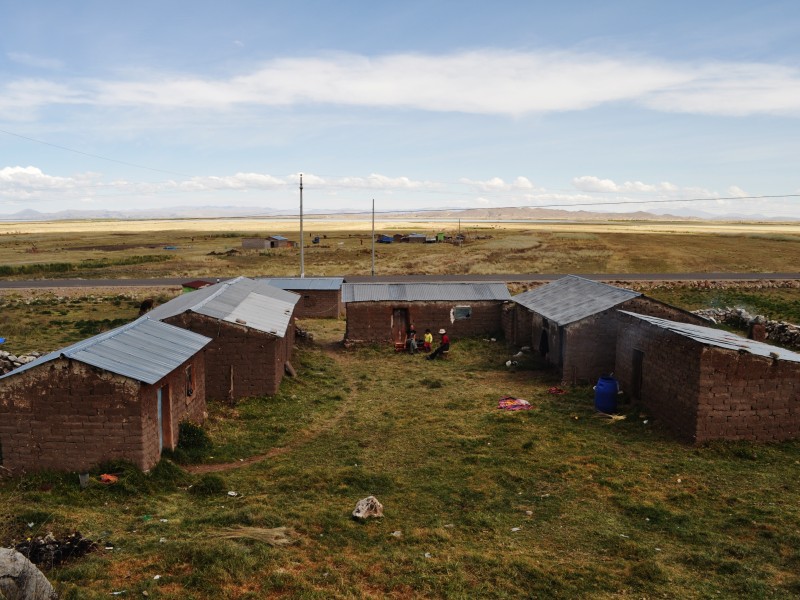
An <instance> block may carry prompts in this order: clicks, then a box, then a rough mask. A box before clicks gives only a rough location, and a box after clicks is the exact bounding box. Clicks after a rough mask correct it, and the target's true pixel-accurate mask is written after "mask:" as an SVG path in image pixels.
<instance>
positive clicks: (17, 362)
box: [0, 350, 42, 375]
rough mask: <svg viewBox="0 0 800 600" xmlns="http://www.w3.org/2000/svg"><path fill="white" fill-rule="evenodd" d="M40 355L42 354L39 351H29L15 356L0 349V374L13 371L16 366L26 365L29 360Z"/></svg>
mask: <svg viewBox="0 0 800 600" xmlns="http://www.w3.org/2000/svg"><path fill="white" fill-rule="evenodd" d="M41 355H42V353H41V352H31V353H30V354H23V355H21V356H17V355H15V354H11V352H6V351H5V350H0V375H5V374H6V373H8V372H9V371H13V370H14V369H16V368H17V367H21V366H22V365H26V364H28V363H29V362H31V361H34V360H36V359H37V358H39V357H40V356H41Z"/></svg>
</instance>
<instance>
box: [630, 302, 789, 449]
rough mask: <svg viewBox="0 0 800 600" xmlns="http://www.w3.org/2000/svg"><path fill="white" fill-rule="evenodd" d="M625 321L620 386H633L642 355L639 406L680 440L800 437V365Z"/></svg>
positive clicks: (633, 321) (649, 325)
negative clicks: (635, 359) (636, 364)
mask: <svg viewBox="0 0 800 600" xmlns="http://www.w3.org/2000/svg"><path fill="white" fill-rule="evenodd" d="M623 317H624V315H623ZM624 322H625V326H624V327H623V328H621V329H620V333H619V338H618V340H617V370H616V376H617V377H618V379H619V380H620V385H621V386H622V389H623V390H631V389H632V377H633V369H632V366H633V350H634V349H638V350H641V351H642V352H643V353H644V356H643V360H642V388H641V402H642V404H643V405H644V406H645V407H646V408H647V410H648V412H650V413H651V414H652V415H653V416H654V417H655V418H656V419H657V421H658V422H659V423H661V424H663V425H664V426H666V427H667V428H668V429H669V430H670V431H672V433H674V434H675V435H676V436H677V437H679V438H681V439H683V440H685V441H689V442H694V443H702V442H706V441H710V440H717V439H724V440H751V441H772V440H787V439H795V438H797V437H800V363H794V362H790V361H781V360H773V359H771V358H767V357H762V356H756V355H753V354H750V353H749V352H742V353H739V352H737V351H734V350H727V349H724V348H717V347H714V346H706V345H704V344H701V343H700V342H696V341H694V340H691V339H689V338H687V337H684V336H680V335H678V334H675V333H671V332H668V331H666V330H664V329H661V328H659V327H657V326H655V325H651V324H649V323H645V322H642V321H638V322H637V320H636V319H634V318H632V317H624Z"/></svg>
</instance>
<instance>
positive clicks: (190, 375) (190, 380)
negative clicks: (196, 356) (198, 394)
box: [186, 365, 194, 398]
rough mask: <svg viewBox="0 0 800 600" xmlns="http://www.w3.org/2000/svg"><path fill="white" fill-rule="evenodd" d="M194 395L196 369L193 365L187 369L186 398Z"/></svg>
mask: <svg viewBox="0 0 800 600" xmlns="http://www.w3.org/2000/svg"><path fill="white" fill-rule="evenodd" d="M192 394H194V369H193V368H192V365H189V366H188V367H186V397H187V398H188V397H189V396H191V395H192Z"/></svg>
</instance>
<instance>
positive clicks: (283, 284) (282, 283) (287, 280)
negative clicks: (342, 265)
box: [256, 277, 344, 290]
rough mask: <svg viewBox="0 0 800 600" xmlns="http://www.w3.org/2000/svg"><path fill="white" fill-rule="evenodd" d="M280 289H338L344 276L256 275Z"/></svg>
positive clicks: (258, 279)
mask: <svg viewBox="0 0 800 600" xmlns="http://www.w3.org/2000/svg"><path fill="white" fill-rule="evenodd" d="M256 281H263V282H265V283H268V284H270V285H272V286H275V287H277V288H280V289H282V290H338V289H341V287H342V283H343V282H344V277H257V278H256Z"/></svg>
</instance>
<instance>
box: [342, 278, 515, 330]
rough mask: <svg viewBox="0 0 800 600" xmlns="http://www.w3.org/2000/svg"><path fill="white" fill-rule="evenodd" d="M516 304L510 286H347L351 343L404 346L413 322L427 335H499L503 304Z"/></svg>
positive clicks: (344, 296) (345, 298) (344, 291)
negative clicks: (364, 342)
mask: <svg viewBox="0 0 800 600" xmlns="http://www.w3.org/2000/svg"><path fill="white" fill-rule="evenodd" d="M510 299H511V295H510V294H509V293H508V288H507V287H506V284H504V283H497V282H488V283H345V284H344V285H343V286H342V301H343V302H344V304H345V311H346V314H347V327H346V333H345V338H346V339H348V340H352V341H366V342H399V341H403V340H405V335H406V328H407V326H408V324H409V323H413V324H414V326H415V327H416V330H417V333H418V334H419V335H420V337H421V336H422V333H423V332H424V331H425V329H426V328H427V329H430V330H431V331H432V332H433V333H434V334H435V333H436V332H437V331H438V330H439V329H440V328H442V327H443V328H445V329H446V330H447V332H448V334H449V335H450V338H451V339H453V340H454V341H455V340H457V339H458V338H459V337H469V336H475V335H495V334H497V333H498V332H500V331H501V323H500V315H501V312H502V309H503V304H504V303H505V302H508V301H509V300H510Z"/></svg>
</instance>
